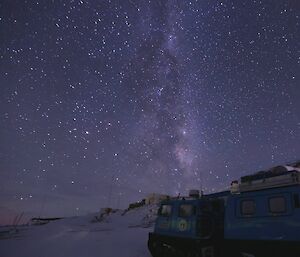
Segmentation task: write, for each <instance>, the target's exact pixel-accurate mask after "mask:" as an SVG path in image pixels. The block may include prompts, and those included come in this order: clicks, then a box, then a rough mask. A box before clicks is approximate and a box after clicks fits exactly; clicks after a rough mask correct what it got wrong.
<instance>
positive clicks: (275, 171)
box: [230, 166, 300, 193]
mask: <svg viewBox="0 0 300 257" xmlns="http://www.w3.org/2000/svg"><path fill="white" fill-rule="evenodd" d="M291 185H300V169H299V168H295V167H291V166H277V167H274V168H272V169H270V170H268V171H260V172H257V173H255V174H253V175H250V176H244V177H242V178H241V182H240V183H239V182H238V181H233V182H232V183H231V188H230V191H231V193H241V192H247V191H256V190H262V189H268V188H275V187H284V186H291Z"/></svg>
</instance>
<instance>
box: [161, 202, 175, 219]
mask: <svg viewBox="0 0 300 257" xmlns="http://www.w3.org/2000/svg"><path fill="white" fill-rule="evenodd" d="M171 214H172V205H169V204H163V205H162V206H160V208H159V210H158V215H160V216H164V217H169V216H171Z"/></svg>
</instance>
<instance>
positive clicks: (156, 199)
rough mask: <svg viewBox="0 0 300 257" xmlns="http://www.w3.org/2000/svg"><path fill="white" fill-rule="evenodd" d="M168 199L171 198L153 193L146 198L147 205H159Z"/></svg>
mask: <svg viewBox="0 0 300 257" xmlns="http://www.w3.org/2000/svg"><path fill="white" fill-rule="evenodd" d="M168 198H170V197H169V196H168V195H162V194H155V193H152V194H149V195H148V196H147V197H146V198H145V204H159V203H160V202H161V201H163V200H166V199H168Z"/></svg>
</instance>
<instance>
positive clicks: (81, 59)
mask: <svg viewBox="0 0 300 257" xmlns="http://www.w3.org/2000/svg"><path fill="white" fill-rule="evenodd" d="M298 2H299V1H298V0H292V1H287V0H286V1H284V0H282V1H276V4H275V3H274V1H271V0H265V1H254V0H253V1H250V0H247V1H246V0H245V1H244V0H241V1H231V0H228V1H175V0H174V1H172V0H170V1H158V0H157V1H133V0H130V1H87V0H79V1H77V0H76V1H56V0H54V1H22V2H20V1H2V2H1V3H0V33H1V38H0V50H1V52H0V140H1V141H0V142H1V144H0V175H1V181H0V214H1V218H0V222H1V223H9V222H11V221H12V220H13V217H14V215H15V214H17V213H20V212H23V211H24V212H25V214H26V215H25V216H26V217H32V216H38V215H41V216H50V215H79V214H84V213H87V212H91V211H96V210H98V209H99V208H101V207H103V206H107V205H110V206H112V207H122V208H125V207H126V206H127V205H128V203H130V202H132V201H137V200H140V199H142V198H143V197H145V196H146V195H147V194H149V193H152V192H157V193H166V194H172V195H177V194H179V193H180V194H186V193H187V190H188V189H190V188H197V189H203V190H204V192H206V193H208V192H215V191H220V190H223V189H226V188H227V187H228V186H229V184H230V182H231V181H232V180H235V179H238V178H239V177H240V176H243V175H245V174H249V173H251V172H255V171H257V170H261V169H266V168H269V167H271V166H273V165H276V164H281V163H285V162H289V161H293V160H295V159H299V151H300V145H299V143H298V142H299V139H300V101H299V99H300V89H299V84H300V77H299V70H300V69H299V68H300V50H299V49H300V43H299V42H300V6H299V3H298Z"/></svg>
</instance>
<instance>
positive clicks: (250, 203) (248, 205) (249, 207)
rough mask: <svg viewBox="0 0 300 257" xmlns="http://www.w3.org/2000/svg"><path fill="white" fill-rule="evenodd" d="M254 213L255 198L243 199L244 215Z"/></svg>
mask: <svg viewBox="0 0 300 257" xmlns="http://www.w3.org/2000/svg"><path fill="white" fill-rule="evenodd" d="M254 213H255V202H254V200H243V201H241V214H242V215H253V214H254Z"/></svg>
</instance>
